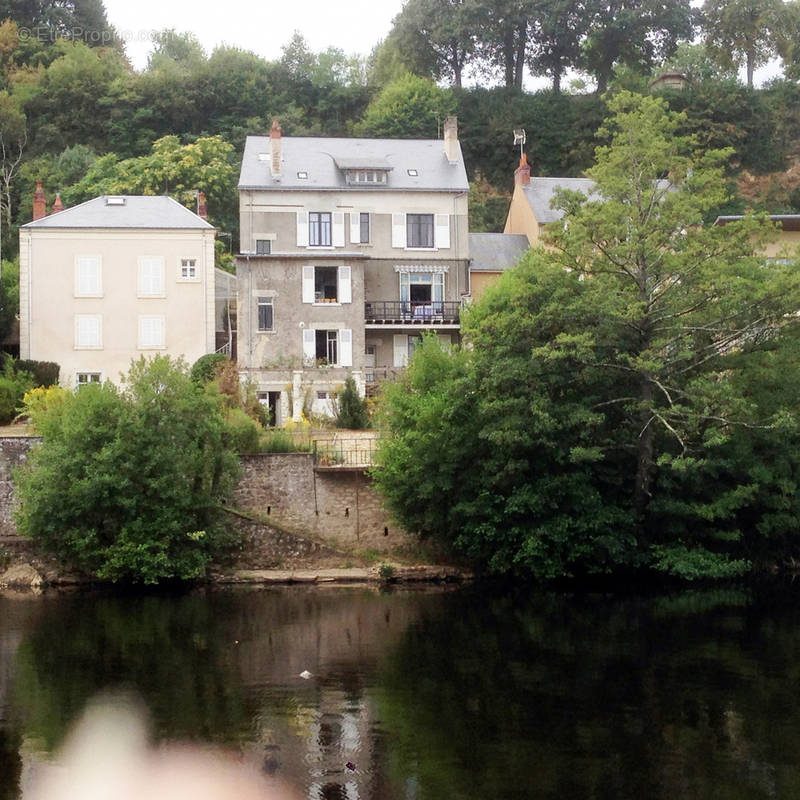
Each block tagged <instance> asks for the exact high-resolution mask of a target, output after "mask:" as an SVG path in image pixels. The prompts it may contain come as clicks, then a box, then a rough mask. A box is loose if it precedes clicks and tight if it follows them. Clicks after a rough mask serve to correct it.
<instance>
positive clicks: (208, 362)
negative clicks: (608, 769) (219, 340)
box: [190, 353, 230, 386]
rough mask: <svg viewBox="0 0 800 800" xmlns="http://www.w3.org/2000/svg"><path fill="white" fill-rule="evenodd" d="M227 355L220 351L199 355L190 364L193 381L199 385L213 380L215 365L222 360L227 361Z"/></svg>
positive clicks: (215, 370)
mask: <svg viewBox="0 0 800 800" xmlns="http://www.w3.org/2000/svg"><path fill="white" fill-rule="evenodd" d="M229 360H230V359H229V358H228V357H227V356H224V355H222V353H207V354H206V355H204V356H200V358H198V359H197V361H195V362H194V364H192V370H191V373H190V374H191V378H192V380H193V381H194V382H195V383H198V384H200V386H205V385H206V384H207V383H208V382H209V381H213V380H214V378H215V377H216V374H217V367H218V366H219V365H220V364H221V363H222V362H223V361H229Z"/></svg>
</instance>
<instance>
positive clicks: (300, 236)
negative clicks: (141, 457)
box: [297, 211, 308, 247]
mask: <svg viewBox="0 0 800 800" xmlns="http://www.w3.org/2000/svg"><path fill="white" fill-rule="evenodd" d="M297 246H298V247H308V212H307V211H298V212H297Z"/></svg>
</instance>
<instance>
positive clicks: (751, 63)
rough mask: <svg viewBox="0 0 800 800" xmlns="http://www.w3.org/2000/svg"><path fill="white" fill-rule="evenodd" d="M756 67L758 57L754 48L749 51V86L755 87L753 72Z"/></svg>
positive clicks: (749, 87) (750, 87)
mask: <svg viewBox="0 0 800 800" xmlns="http://www.w3.org/2000/svg"><path fill="white" fill-rule="evenodd" d="M755 68H756V58H755V54H754V53H753V51H752V50H748V52H747V88H748V89H752V88H753V73H754V72H755Z"/></svg>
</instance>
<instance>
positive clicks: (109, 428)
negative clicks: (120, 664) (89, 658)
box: [16, 356, 237, 583]
mask: <svg viewBox="0 0 800 800" xmlns="http://www.w3.org/2000/svg"><path fill="white" fill-rule="evenodd" d="M34 421H35V424H36V427H37V430H38V431H39V432H40V433H41V435H42V436H43V442H42V444H41V445H40V446H38V447H37V448H35V450H34V451H33V452H32V453H31V455H30V458H29V460H28V462H27V463H26V465H25V466H24V467H23V468H22V469H21V470H20V471H19V473H18V474H17V476H16V477H17V481H18V490H19V498H20V510H19V514H18V524H19V529H20V531H21V532H23V533H24V534H25V535H27V536H31V537H32V538H34V539H35V540H36V541H37V542H38V543H39V544H40V545H41V546H42V547H43V548H44V549H45V550H47V551H49V552H51V553H53V554H54V555H56V556H58V557H59V558H63V559H65V560H67V561H69V562H71V563H74V564H75V565H76V566H78V567H80V568H82V569H84V570H86V571H88V572H91V573H92V574H94V575H96V576H97V577H99V578H103V579H110V580H113V581H120V580H125V581H136V582H143V583H156V582H158V581H159V580H162V579H168V578H181V579H188V578H194V577H197V576H198V575H200V574H201V573H202V572H203V570H204V568H205V565H206V564H207V562H208V561H209V559H210V558H211V557H212V556H213V555H214V554H215V553H217V552H219V549H220V547H221V545H223V544H224V543H225V542H226V541H228V538H227V534H226V533H225V532H224V530H223V528H222V527H221V525H220V521H219V516H218V507H219V503H220V502H221V501H222V500H223V499H224V498H225V497H227V494H228V492H229V491H230V490H231V488H232V482H233V480H234V477H235V475H236V471H237V463H236V458H235V456H234V454H233V453H232V452H231V451H230V450H229V449H227V447H226V444H225V423H224V420H223V416H222V411H221V409H220V407H219V404H218V402H217V401H216V400H215V399H214V398H213V397H211V396H210V395H207V394H205V393H204V392H203V390H202V388H201V387H199V386H197V385H196V384H195V383H194V382H193V381H192V380H191V378H190V377H189V374H188V371H187V369H186V368H185V365H183V364H181V363H175V362H172V361H170V359H169V358H167V357H163V356H158V357H156V358H154V359H153V360H152V361H145V360H144V359H140V360H139V361H138V362H135V363H133V364H132V366H131V369H130V372H129V373H128V375H127V376H126V377H125V379H124V388H123V389H122V390H118V389H116V388H115V387H114V385H113V384H111V383H105V384H104V385H102V386H88V387H85V388H82V389H80V390H79V391H77V392H76V393H74V394H69V395H67V396H66V398H65V400H64V402H63V403H62V404H59V405H56V406H55V407H52V408H49V409H47V410H45V411H43V412H42V413H41V414H39V415H38V416H37V417H36V418H35V420H34Z"/></svg>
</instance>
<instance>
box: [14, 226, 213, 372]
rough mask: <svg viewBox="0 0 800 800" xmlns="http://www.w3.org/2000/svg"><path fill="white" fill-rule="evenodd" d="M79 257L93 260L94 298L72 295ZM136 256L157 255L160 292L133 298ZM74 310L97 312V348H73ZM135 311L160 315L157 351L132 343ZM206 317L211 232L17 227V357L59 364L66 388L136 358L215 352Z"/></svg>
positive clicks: (210, 299)
mask: <svg viewBox="0 0 800 800" xmlns="http://www.w3.org/2000/svg"><path fill="white" fill-rule="evenodd" d="M81 255H85V256H89V255H92V256H100V257H101V260H102V261H101V281H102V296H100V297H78V296H76V289H75V283H76V277H75V259H76V257H78V256H81ZM140 256H163V258H164V279H165V281H164V288H165V291H164V295H163V296H161V297H138V296H137V295H138V271H139V266H138V259H139V257H140ZM181 258H194V259H196V260H197V266H198V276H197V279H196V280H194V281H182V280H180V273H179V269H180V259H181ZM76 314H91V315H94V314H99V315H101V316H102V343H101V347H99V348H78V347H76V345H75V315H76ZM140 315H154V316H164V318H165V346H164V347H163V348H155V349H154V348H148V349H141V348H140V347H139V325H138V318H139V316H140ZM214 316H215V280H214V231H209V230H197V231H144V230H117V231H109V230H80V229H73V230H63V229H61V230H59V229H51V230H22V231H20V321H21V327H20V354H21V356H22V358H33V359H37V360H41V361H55V362H57V363H58V364H60V365H61V382H62V384H64V385H66V386H74V385H75V382H76V373H78V372H99V373H101V375H102V378H103V379H110V380H114V381H115V380H118V378H119V375H120V373H122V372H127V370H128V368H129V367H130V362H131V359H134V358H138V357H140V356H142V355H153V354H155V353H159V352H161V353H165V354H168V355H170V356H175V357H177V356H181V357H183V358H184V359H185V360H186V361H188V362H189V363H192V362H193V361H195V360H196V359H197V358H199V357H200V356H202V355H203V354H205V353H208V352H212V351H213V350H214V349H215V348H214V343H215V339H214V328H215V325H214Z"/></svg>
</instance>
